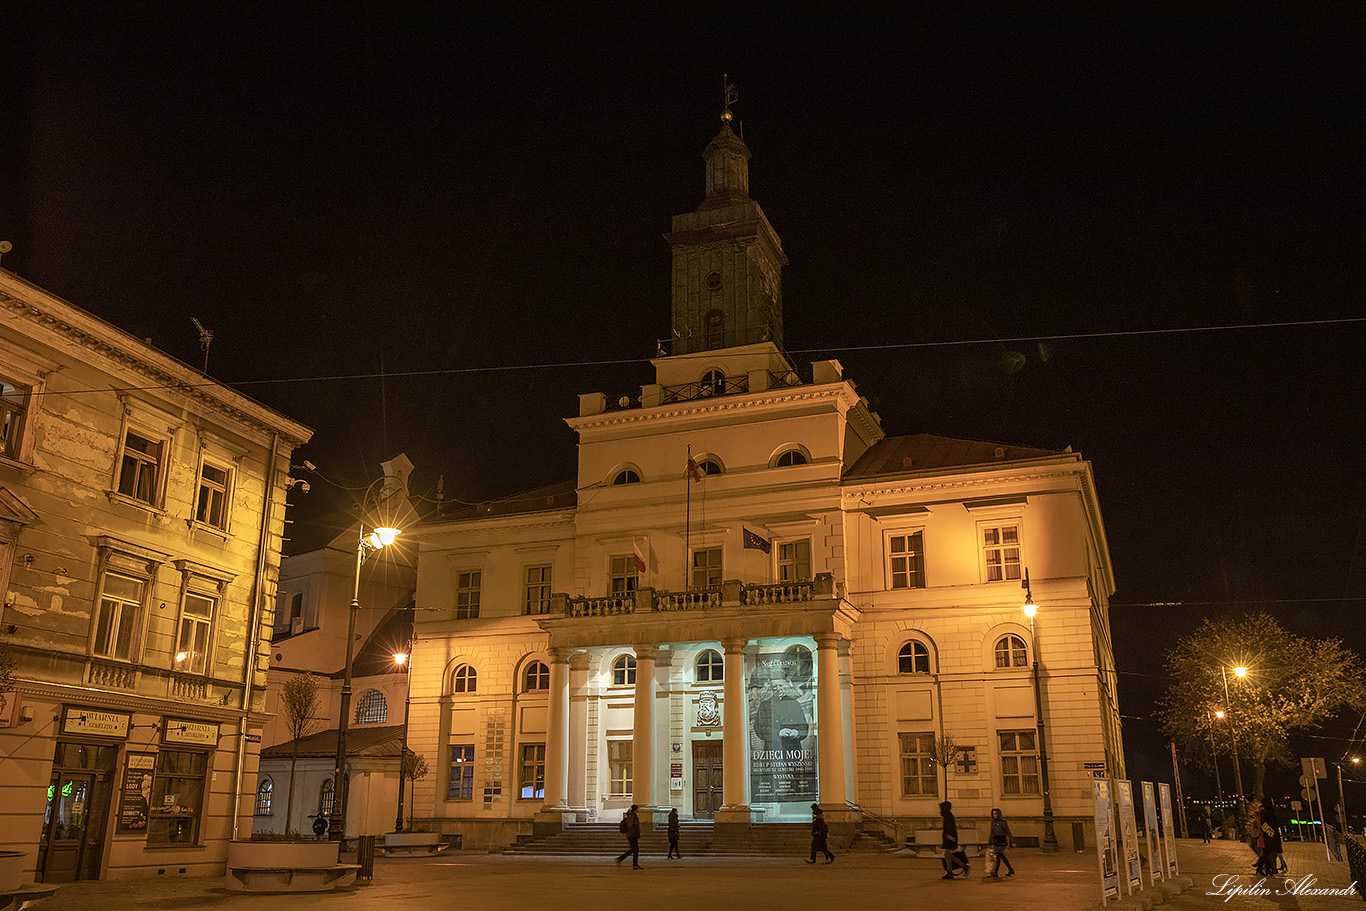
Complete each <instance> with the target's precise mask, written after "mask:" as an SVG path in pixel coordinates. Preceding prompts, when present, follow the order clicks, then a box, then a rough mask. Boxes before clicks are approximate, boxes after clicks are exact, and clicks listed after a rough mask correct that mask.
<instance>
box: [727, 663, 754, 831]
mask: <svg viewBox="0 0 1366 911" xmlns="http://www.w3.org/2000/svg"><path fill="white" fill-rule="evenodd" d="M748 641H749V640H748V639H724V640H722V643H721V644H722V645H723V646H724V647H725V649H726V666H725V690H724V691H723V696H724V699H725V701H724V702H723V703H722V711H723V712H724V713H725V717H724V719H723V722H724V724H725V736H724V739H723V740H722V747H721V749H722V754H721V755H722V762H723V767H724V769H725V771H724V773H723V775H722V782H721V789H722V800H721V803H722V804H723V805H724V806H725V807H726V808H727V809H736V810H748V809H749V807H748V805H747V804H746V799H747V796H748V795H747V794H746V793H745V792H746V788H745V783H746V782H747V781H748V780H749V762H748V760H749V719H747V718H746V717H745V655H744V651H743V649H744V647H745V644H746V643H747V642H748Z"/></svg>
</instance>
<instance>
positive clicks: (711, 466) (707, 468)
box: [697, 459, 722, 474]
mask: <svg viewBox="0 0 1366 911" xmlns="http://www.w3.org/2000/svg"><path fill="white" fill-rule="evenodd" d="M697 467H698V468H700V469H702V473H703V474H721V473H722V469H721V463H720V462H718V461H716V460H715V459H703V460H702V461H700V462H698V463H697Z"/></svg>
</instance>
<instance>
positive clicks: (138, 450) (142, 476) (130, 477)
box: [118, 430, 166, 506]
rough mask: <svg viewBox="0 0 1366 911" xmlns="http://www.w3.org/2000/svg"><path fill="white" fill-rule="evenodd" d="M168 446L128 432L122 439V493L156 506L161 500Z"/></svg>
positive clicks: (120, 489) (120, 469)
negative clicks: (162, 473)
mask: <svg viewBox="0 0 1366 911" xmlns="http://www.w3.org/2000/svg"><path fill="white" fill-rule="evenodd" d="M165 450H166V446H165V444H164V443H163V442H161V441H159V440H152V439H148V438H147V437H145V436H143V435H142V434H140V433H136V432H134V431H132V430H129V431H128V432H127V433H126V434H125V435H124V439H123V456H122V459H121V460H120V462H119V487H118V491H119V493H121V494H123V495H124V496H125V497H129V498H131V499H134V500H140V501H142V502H143V503H147V504H149V505H152V506H155V505H157V504H158V503H159V502H160V500H159V497H160V493H161V489H160V486H159V484H160V480H161V472H162V465H163V461H162V460H163V458H164V456H165Z"/></svg>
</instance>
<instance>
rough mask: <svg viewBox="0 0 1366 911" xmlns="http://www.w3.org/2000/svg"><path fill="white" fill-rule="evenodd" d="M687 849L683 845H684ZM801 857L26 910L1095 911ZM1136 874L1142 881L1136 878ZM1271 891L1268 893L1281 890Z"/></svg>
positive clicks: (1188, 871) (1051, 889)
mask: <svg viewBox="0 0 1366 911" xmlns="http://www.w3.org/2000/svg"><path fill="white" fill-rule="evenodd" d="M685 847H686V846H685ZM1177 856H1178V858H1179V861H1180V867H1181V874H1182V875H1183V876H1188V877H1190V878H1191V879H1193V880H1194V881H1195V888H1193V889H1191V890H1189V891H1187V892H1186V893H1185V894H1182V895H1179V896H1175V897H1173V898H1169V899H1168V900H1167V902H1166V903H1165V904H1164V905H1162V906H1160V907H1161V908H1163V909H1166V908H1170V909H1171V911H1194V909H1213V908H1231V909H1238V911H1263V909H1265V911H1271V909H1273V908H1274V909H1276V911H1347V909H1349V908H1350V909H1352V911H1358V909H1361V908H1362V905H1363V902H1362V900H1361V898H1360V897H1354V898H1350V899H1347V898H1327V897H1311V896H1298V897H1297V896H1287V895H1280V896H1277V895H1274V894H1273V895H1270V896H1265V897H1263V896H1240V897H1237V898H1234V899H1232V900H1230V901H1228V902H1225V901H1224V898H1223V897H1221V896H1210V895H1207V894H1206V893H1208V892H1211V891H1214V886H1213V885H1212V884H1211V883H1212V881H1213V879H1214V877H1216V876H1218V875H1220V874H1242V876H1243V884H1244V885H1251V884H1253V883H1254V882H1255V881H1256V878H1255V877H1253V876H1252V875H1251V874H1252V854H1251V852H1250V851H1249V850H1248V848H1247V847H1246V846H1245V845H1242V844H1241V843H1237V842H1214V843H1212V844H1209V845H1204V844H1201V843H1200V842H1199V841H1198V840H1192V839H1183V840H1180V841H1178V843H1177ZM1286 859H1287V862H1288V863H1289V864H1290V874H1289V875H1290V876H1291V877H1292V879H1294V878H1297V877H1303V876H1305V875H1311V876H1315V877H1317V880H1318V882H1317V886H1319V887H1324V886H1329V887H1331V886H1337V887H1345V886H1347V885H1348V879H1349V874H1348V873H1347V870H1346V868H1345V867H1341V868H1339V867H1334V866H1333V865H1330V864H1329V863H1328V862H1327V861H1326V860H1325V859H1324V857H1323V846H1322V845H1315V844H1305V845H1301V844H1297V843H1289V844H1287V845H1286ZM804 860H805V858H804V857H791V858H775V857H757V858H756V857H712V858H705V859H701V858H686V857H685V858H684V859H682V860H666V859H665V858H664V857H663V856H661V855H642V856H641V864H642V865H643V866H644V867H645V869H643V870H632V869H631V867H630V864H626V865H624V866H620V867H619V866H617V865H615V864H614V863H612V862H611V861H610V860H601V859H597V858H550V859H540V858H526V857H510V856H504V855H501V854H474V853H469V854H466V853H464V852H455V853H448V854H443V855H439V856H438V857H434V858H429V857H422V858H416V857H415V858H379V859H377V860H376V862H375V879H374V884H373V885H370V886H356V887H352V888H349V889H346V890H342V891H340V892H333V893H322V894H313V895H291V896H289V897H288V898H287V899H282V898H281V896H278V895H242V894H236V893H231V894H230V893H228V892H227V891H226V890H224V888H223V880H222V879H221V878H219V877H212V878H210V877H175V878H165V877H158V878H156V879H144V880H123V881H116V882H83V883H68V884H66V885H63V886H62V887H61V888H60V889H59V890H58V892H57V894H56V895H55V896H54V897H53V898H50V899H48V900H46V901H43V902H41V903H39V904H37V905H35V906H34V907H35V908H36V909H37V911H95V909H104V908H123V909H130V911H192V909H200V908H219V907H222V908H230V909H232V911H258V909H259V911H267V909H269V911H278V909H279V907H280V906H281V903H282V901H284V902H287V903H288V906H289V908H290V911H296V909H297V911H311V909H331V911H348V909H354V911H361V909H365V911H372V909H374V908H376V907H379V908H383V909H384V911H408V909H443V911H445V909H450V908H478V909H479V911H526V908H527V907H528V905H529V903H531V902H536V903H540V904H543V905H545V906H546V907H551V908H554V909H556V911H561V909H563V911H602V909H603V908H633V907H638V906H639V907H647V908H649V909H650V911H696V909H697V908H698V907H702V906H705V905H719V906H721V907H724V908H743V909H745V911H792V909H794V908H816V909H821V911H862V909H869V911H873V909H876V911H885V909H888V908H907V907H911V908H914V907H927V908H952V909H953V911H1000V909H1002V908H1008V909H1010V911H1084V909H1089V908H1092V907H1097V906H1099V905H1100V887H1099V873H1098V871H1097V865H1096V856H1095V854H1094V853H1093V852H1088V853H1085V854H1071V853H1064V854H1042V853H1040V852H1039V851H1037V850H1032V849H1031V850H1026V849H1020V850H1016V851H1013V852H1011V855H1010V860H1011V862H1012V863H1013V864H1014V865H1015V869H1016V871H1017V875H1015V876H1012V877H1009V878H1006V879H1000V880H996V879H987V878H985V877H984V876H983V873H984V872H985V868H984V866H983V864H982V860H981V858H975V859H974V861H973V865H972V869H971V873H970V875H969V876H967V877H966V878H960V879H958V880H955V881H953V882H947V881H945V880H942V879H940V878H939V877H940V876H941V875H942V874H943V869H942V868H941V867H940V865H939V864H938V862H936V861H932V860H925V859H916V858H911V857H907V856H905V855H887V854H873V853H866V854H865V853H857V852H856V853H852V854H840V855H839V856H838V858H837V860H836V861H835V863H833V864H829V865H824V864H817V865H815V866H811V865H808V864H806V863H805V862H804ZM1144 875H1145V878H1146V875H1147V871H1146V867H1145V871H1144ZM1279 882H1280V881H1279V880H1276V881H1272V882H1270V883H1269V884H1268V888H1273V887H1276V886H1278V885H1279Z"/></svg>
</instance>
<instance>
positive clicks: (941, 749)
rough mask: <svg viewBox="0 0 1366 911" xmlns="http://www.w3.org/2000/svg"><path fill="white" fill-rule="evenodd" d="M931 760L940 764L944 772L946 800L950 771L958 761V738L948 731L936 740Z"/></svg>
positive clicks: (946, 797) (945, 797)
mask: <svg viewBox="0 0 1366 911" xmlns="http://www.w3.org/2000/svg"><path fill="white" fill-rule="evenodd" d="M930 758H931V759H933V760H934V761H935V762H936V763H938V764H939V767H940V768H941V769H942V770H943V772H944V799H945V800H947V799H948V797H949V769H951V768H953V764H954V763H955V762H957V761H958V738H956V737H954V736H953V735H952V734H950V733H948V732H947V731H946V732H944V733H943V734H940V735H939V736H938V737H936V738H934V748H933V752H931V753H930Z"/></svg>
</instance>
